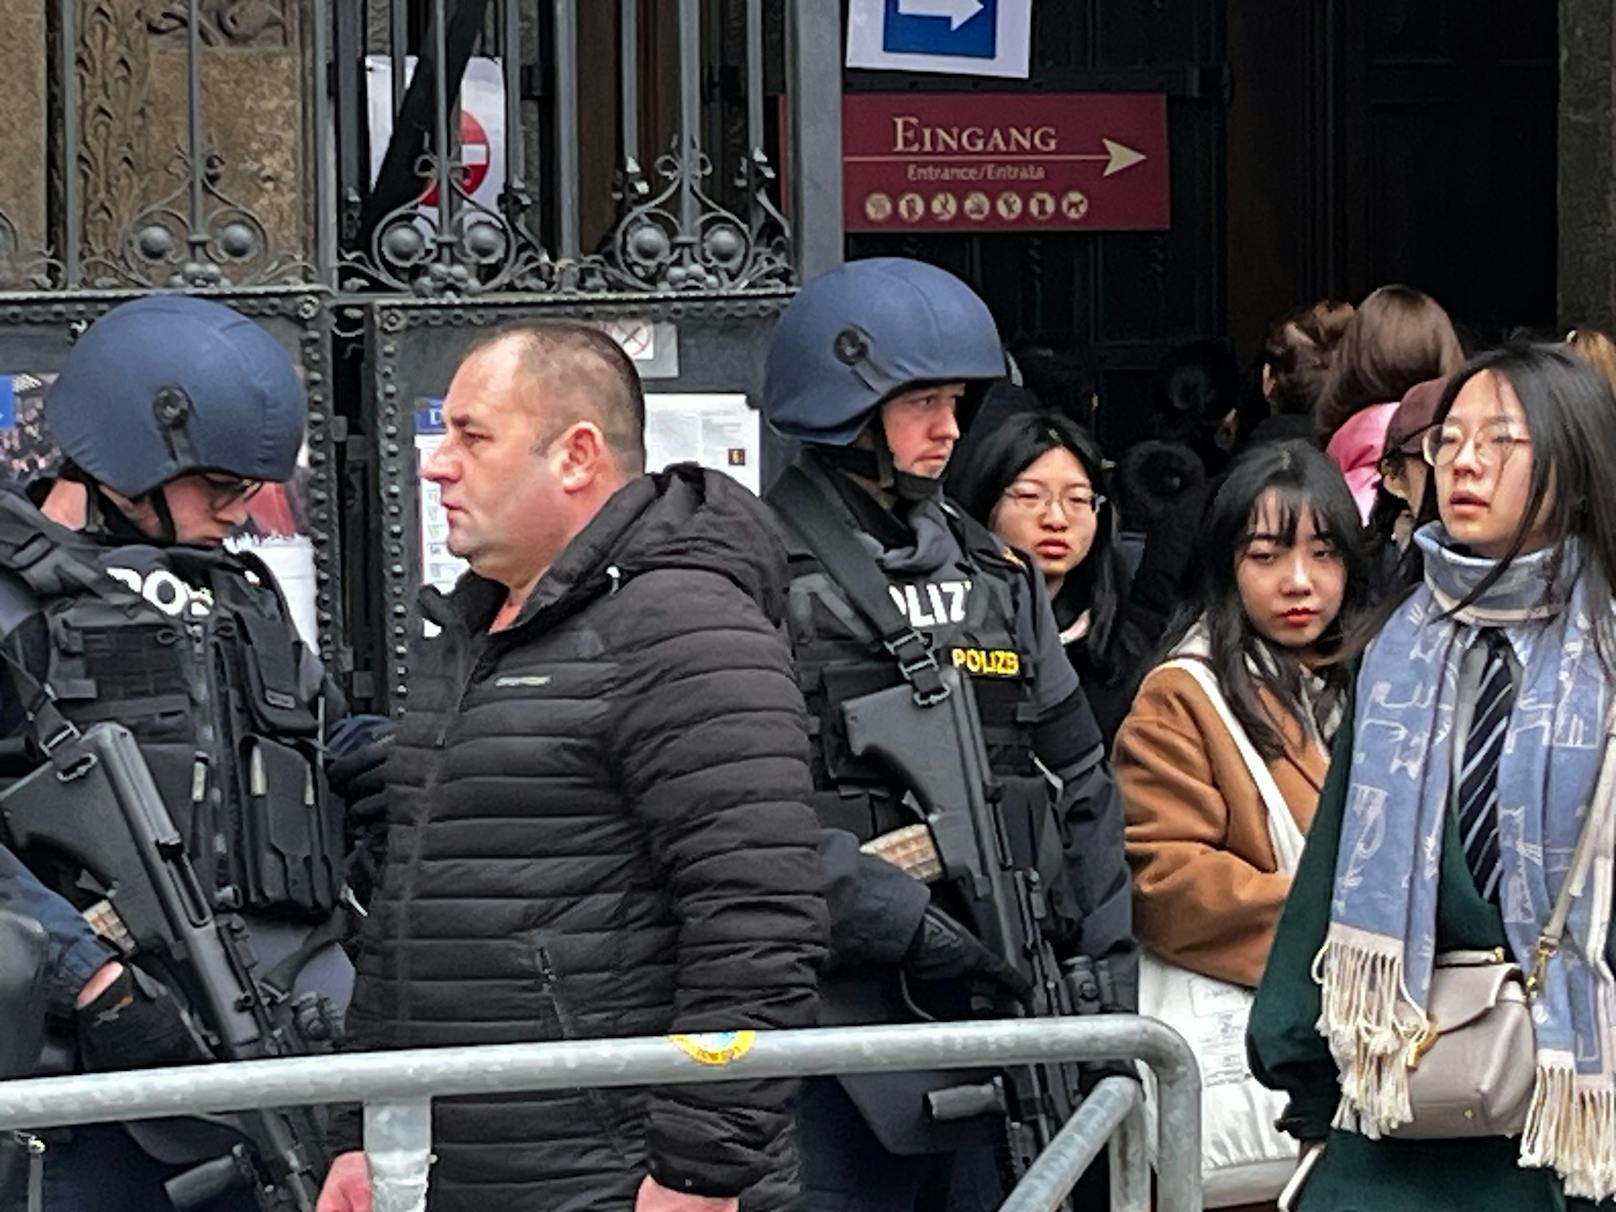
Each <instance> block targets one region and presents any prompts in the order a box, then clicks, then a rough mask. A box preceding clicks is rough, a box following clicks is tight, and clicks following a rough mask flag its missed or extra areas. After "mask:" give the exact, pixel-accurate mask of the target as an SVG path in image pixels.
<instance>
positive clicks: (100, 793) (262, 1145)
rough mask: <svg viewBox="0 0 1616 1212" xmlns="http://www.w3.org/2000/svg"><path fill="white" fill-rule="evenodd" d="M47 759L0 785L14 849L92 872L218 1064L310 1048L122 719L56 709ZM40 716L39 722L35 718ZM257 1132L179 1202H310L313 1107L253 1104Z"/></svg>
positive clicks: (293, 1210) (316, 1135)
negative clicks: (207, 877) (216, 908)
mask: <svg viewBox="0 0 1616 1212" xmlns="http://www.w3.org/2000/svg"><path fill="white" fill-rule="evenodd" d="M52 715H53V717H54V718H53V721H52V722H53V725H54V735H51V736H45V735H44V734H45V732H46V730H44V729H38V730H36V735H39V736H41V737H42V740H41V746H42V748H44V750H45V756H46V759H47V760H46V762H45V764H43V765H41V766H40V767H38V768H37V769H36V770H34V771H33V772H32V773H30V774H28V775H26V776H25V777H23V778H22V779H20V780H18V781H17V782H16V783H13V784H12V785H11V786H9V787H7V788H6V789H5V790H4V791H0V822H3V824H4V831H5V832H6V833H8V834H9V835H10V839H11V841H12V843H13V844H14V845H15V846H16V847H18V848H29V847H35V846H42V847H46V848H49V849H50V850H51V851H54V852H55V853H57V854H60V855H62V856H64V857H65V858H67V859H68V860H69V861H71V862H72V863H74V864H75V865H77V866H78V867H80V868H82V870H83V871H84V872H85V874H86V875H87V876H88V877H89V878H90V879H91V880H92V881H93V882H94V883H95V884H96V885H97V888H98V891H99V893H100V895H101V896H103V897H104V898H105V901H106V903H107V905H109V906H110V909H111V915H112V920H111V921H110V922H108V923H106V928H105V929H104V930H103V933H110V934H112V935H114V936H116V937H117V938H118V941H120V942H122V941H125V940H126V942H127V946H128V949H129V951H130V952H131V953H132V954H134V955H139V956H141V957H142V958H145V959H147V960H149V961H152V962H154V963H156V964H157V965H159V966H160V967H161V968H162V969H163V976H164V978H165V980H167V981H168V982H170V983H172V984H173V985H175V986H177V989H178V991H179V992H180V993H181V994H182V995H183V998H184V1000H185V1002H186V1003H187V1005H188V1006H189V1007H190V1008H191V1010H192V1012H193V1019H194V1020H195V1025H196V1028H197V1036H198V1039H197V1043H198V1045H199V1046H200V1048H201V1050H203V1051H204V1052H205V1053H206V1054H208V1055H211V1056H213V1057H215V1058H217V1059H219V1060H231V1061H234V1060H255V1059H258V1058H261V1057H272V1056H283V1055H288V1054H292V1053H297V1052H301V1051H304V1050H305V1049H304V1047H303V1045H302V1042H301V1039H300V1035H299V1032H298V1028H297V1024H296V1019H295V1016H294V1015H293V1014H292V1013H290V1011H291V1009H292V1007H290V1006H288V1005H286V999H285V997H284V995H281V994H279V993H277V992H275V991H273V990H269V989H267V988H266V987H265V986H263V985H261V984H260V983H259V981H258V980H257V979H256V978H255V976H254V966H255V961H254V959H253V957H252V953H251V950H250V948H249V946H248V943H247V936H246V933H247V932H246V927H245V925H244V923H243V922H242V921H241V919H240V918H237V917H234V916H227V917H225V918H223V919H220V918H216V917H214V915H213V910H212V907H211V905H210V901H209V897H208V894H207V892H206V890H205V889H204V888H203V886H202V883H201V881H200V880H199V879H198V878H197V874H196V871H195V869H194V868H193V867H192V866H191V860H190V858H189V856H188V855H187V854H186V851H185V843H184V841H183V840H182V838H181V837H180V833H179V831H178V830H177V829H176V828H175V827H174V821H173V819H172V817H171V816H170V815H169V812H168V808H167V806H166V805H165V804H164V803H163V800H162V796H161V795H160V794H159V793H158V790H157V784H156V783H155V782H154V781H153V780H152V776H151V770H150V769H149V768H148V767H147V765H146V759H145V756H144V755H143V754H142V753H141V752H140V747H139V746H138V745H137V744H136V742H135V738H134V736H133V735H132V734H131V733H130V732H129V730H128V729H127V728H124V727H123V726H122V725H120V724H114V723H100V724H95V725H92V726H91V727H90V728H89V729H87V730H86V731H84V732H82V733H81V732H80V731H79V730H78V729H77V728H75V727H74V726H73V725H71V724H69V723H68V722H67V721H66V720H65V719H63V718H62V717H61V716H60V715H58V714H55V713H52ZM36 722H38V721H36ZM231 1122H232V1124H233V1125H234V1126H236V1127H237V1128H238V1129H239V1131H240V1132H241V1133H242V1134H243V1135H245V1136H246V1137H247V1139H248V1140H249V1141H250V1142H251V1146H252V1147H251V1149H250V1150H249V1149H247V1148H244V1147H242V1146H240V1145H237V1146H236V1147H235V1148H234V1149H233V1150H232V1151H231V1152H230V1153H229V1154H227V1155H226V1156H223V1157H219V1158H216V1159H215V1160H213V1161H209V1162H205V1163H203V1164H201V1165H199V1166H196V1167H195V1168H193V1169H192V1170H188V1171H186V1172H185V1173H183V1174H181V1175H179V1176H178V1177H176V1178H174V1179H171V1180H170V1181H169V1195H170V1198H171V1199H172V1200H173V1201H174V1203H175V1206H176V1207H178V1208H180V1209H182V1210H183V1209H185V1208H187V1207H194V1206H196V1205H198V1204H201V1203H203V1202H205V1201H206V1200H208V1199H211V1198H213V1197H214V1196H216V1195H218V1194H219V1193H221V1192H223V1191H225V1190H229V1189H230V1188H232V1187H235V1186H237V1185H239V1184H240V1183H243V1182H250V1183H252V1185H253V1187H254V1188H255V1190H256V1193H257V1197H258V1202H259V1205H260V1207H262V1208H263V1209H264V1212H313V1210H314V1206H315V1201H316V1200H317V1199H318V1197H319V1192H320V1179H321V1177H322V1176H323V1175H324V1173H325V1167H326V1163H327V1161H328V1159H327V1158H326V1157H325V1156H323V1149H324V1146H323V1144H322V1134H321V1133H320V1131H319V1126H318V1124H317V1122H316V1121H315V1118H314V1116H313V1115H312V1113H311V1112H310V1111H309V1110H308V1109H307V1108H290V1109H275V1110H259V1111H246V1112H242V1113H240V1114H239V1115H237V1116H232V1117H231Z"/></svg>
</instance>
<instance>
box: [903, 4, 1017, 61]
mask: <svg viewBox="0 0 1616 1212" xmlns="http://www.w3.org/2000/svg"><path fill="white" fill-rule="evenodd" d="M884 18H885V19H884V21H883V22H882V29H881V49H882V50H885V51H887V52H888V53H889V54H894V53H895V54H916V55H958V56H961V57H964V58H970V59H992V58H994V57H995V56H996V55H997V54H998V53H999V48H998V26H999V0H886V12H885V14H884Z"/></svg>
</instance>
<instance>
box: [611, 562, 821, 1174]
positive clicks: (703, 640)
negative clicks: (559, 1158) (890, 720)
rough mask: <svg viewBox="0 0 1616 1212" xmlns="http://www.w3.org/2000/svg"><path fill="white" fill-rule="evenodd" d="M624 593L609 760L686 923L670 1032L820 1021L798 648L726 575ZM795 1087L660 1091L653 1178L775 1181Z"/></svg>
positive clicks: (813, 835)
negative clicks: (627, 629)
mask: <svg viewBox="0 0 1616 1212" xmlns="http://www.w3.org/2000/svg"><path fill="white" fill-rule="evenodd" d="M630 584H631V586H632V587H633V588H634V589H635V590H636V592H635V593H633V594H632V597H633V603H632V604H633V606H634V608H635V609H636V610H637V612H638V613H637V615H636V619H635V624H634V625H635V634H636V639H637V641H639V642H638V643H637V645H636V647H635V648H634V650H633V651H632V654H631V655H630V657H629V658H628V664H627V665H626V667H625V668H624V670H623V679H622V682H621V694H620V699H619V702H618V704H617V707H616V710H615V712H614V716H615V719H616V722H617V727H616V731H615V734H614V735H613V737H612V738H611V752H612V754H613V755H614V761H615V762H616V764H617V765H618V768H619V772H620V777H621V780H622V784H623V788H624V791H625V794H626V796H627V801H628V805H629V807H630V809H631V810H632V811H633V812H634V814H635V815H636V816H637V817H638V818H639V819H640V820H642V821H643V822H644V824H645V827H646V829H647V830H648V832H649V841H650V846H651V850H652V853H653V856H654V857H655V859H656V861H657V863H658V865H659V867H660V868H661V871H662V874H663V882H664V886H665V887H666V889H667V892H668V895H669V897H670V898H671V900H672V904H673V910H674V913H675V915H676V916H677V918H678V920H679V939H678V955H677V982H678V984H677V989H676V991H675V995H674V1018H673V1022H672V1023H671V1024H670V1028H669V1029H670V1031H672V1032H676V1033H685V1032H722V1031H734V1030H737V1029H742V1028H783V1027H808V1026H812V1025H813V1023H814V1020H815V1016H816V1012H817V998H816V984H817V969H818V966H819V964H820V962H821V960H822V959H823V957H824V945H825V939H826V936H827V933H828V931H827V923H826V914H825V903H824V899H823V896H822V893H821V888H822V885H823V875H822V874H821V869H820V863H819V856H818V853H817V845H818V841H819V829H818V826H817V823H816V822H815V820H814V817H813V813H812V812H811V810H810V809H809V808H808V807H807V801H808V799H809V797H810V795H811V794H812V791H813V787H812V781H811V778H810V776H809V772H808V762H807V758H808V732H807V720H806V712H805V710H804V708H803V702H802V696H801V693H800V692H799V691H798V689H797V684H796V681H795V680H794V678H793V677H792V670H791V659H790V654H789V652H788V650H787V647H786V645H785V642H784V640H783V639H782V638H781V636H780V635H779V633H778V632H776V631H775V630H774V628H773V627H771V626H770V624H769V623H768V621H767V620H766V619H765V618H764V616H763V614H762V612H761V611H760V610H759V609H758V608H757V606H756V605H755V604H754V603H753V602H752V601H751V599H750V598H748V597H746V596H745V595H743V594H742V593H741V592H740V591H739V590H738V589H736V588H735V587H734V586H733V585H731V584H730V582H729V581H727V580H725V579H723V578H722V577H719V576H716V575H713V574H708V573H699V572H675V571H664V572H657V573H649V574H645V575H642V576H641V577H639V578H636V579H635V581H633V582H631V583H630ZM627 596H630V595H627V594H625V597H627ZM627 605H628V604H625V606H627ZM795 1087H796V1083H794V1082H787V1081H754V1082H742V1083H724V1084H721V1085H696V1086H669V1087H663V1088H660V1089H657V1090H655V1091H653V1092H652V1094H651V1097H650V1101H649V1107H648V1115H647V1120H646V1138H645V1139H646V1155H647V1163H648V1166H649V1168H650V1171H651V1174H652V1176H653V1177H654V1178H656V1180H657V1181H658V1182H660V1183H662V1184H663V1185H664V1186H666V1187H669V1188H671V1189H673V1190H676V1191H682V1192H689V1193H692V1194H702V1195H712V1196H728V1195H734V1194H737V1193H738V1192H740V1191H741V1190H742V1189H744V1188H745V1187H747V1186H750V1185H751V1184H752V1183H754V1182H756V1181H757V1180H758V1179H759V1178H761V1177H762V1176H763V1175H764V1174H765V1173H767V1172H768V1170H769V1165H770V1163H769V1160H768V1157H767V1154H766V1150H767V1149H768V1147H769V1146H770V1145H772V1144H773V1143H774V1142H775V1141H776V1140H777V1139H778V1138H779V1137H780V1136H781V1135H782V1134H784V1133H787V1132H789V1131H790V1130H791V1123H792V1118H793V1110H794V1107H793V1101H794V1095H795Z"/></svg>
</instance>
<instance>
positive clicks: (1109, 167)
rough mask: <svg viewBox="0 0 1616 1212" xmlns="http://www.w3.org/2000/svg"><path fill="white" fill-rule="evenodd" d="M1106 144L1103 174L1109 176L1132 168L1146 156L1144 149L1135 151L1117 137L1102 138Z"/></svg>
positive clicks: (1102, 141)
mask: <svg viewBox="0 0 1616 1212" xmlns="http://www.w3.org/2000/svg"><path fill="white" fill-rule="evenodd" d="M1100 142H1101V143H1104V144H1105V151H1106V165H1105V172H1104V173H1102V174H1101V175H1102V176H1106V177H1109V176H1111V175H1112V174H1113V173H1120V172H1121V171H1122V170H1123V169H1125V168H1132V167H1133V166H1134V165H1135V164H1138V163H1139V161H1141V160H1143V159H1144V158H1145V153H1144V152H1142V151H1134V149H1133V148H1131V147H1129V146H1128V145H1127V144H1125V143H1118V142H1117V141H1116V140H1115V139H1101V140H1100Z"/></svg>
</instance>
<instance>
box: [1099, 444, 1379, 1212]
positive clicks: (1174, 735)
mask: <svg viewBox="0 0 1616 1212" xmlns="http://www.w3.org/2000/svg"><path fill="white" fill-rule="evenodd" d="M1368 588H1369V565H1368V557H1367V554H1366V552H1365V551H1364V548H1363V544H1362V530H1361V528H1360V526H1359V523H1358V513H1357V507H1356V505H1354V503H1353V500H1352V495H1351V493H1349V492H1348V491H1347V485H1346V482H1345V480H1343V479H1342V477H1341V473H1340V471H1338V470H1337V469H1336V467H1335V465H1334V464H1333V463H1331V462H1330V460H1329V459H1328V458H1327V457H1326V456H1325V455H1324V454H1323V452H1321V451H1320V450H1318V449H1317V448H1316V447H1313V446H1311V445H1310V444H1307V443H1304V442H1298V441H1292V442H1280V443H1274V444H1271V445H1264V446H1258V447H1255V448H1253V449H1252V450H1250V451H1248V452H1247V453H1246V454H1245V455H1243V456H1242V457H1241V458H1240V459H1239V460H1237V461H1236V462H1235V464H1234V465H1233V467H1232V468H1231V469H1230V471H1229V474H1228V477H1227V479H1225V481H1224V483H1223V486H1222V487H1221V488H1220V489H1219V490H1218V493H1217V495H1216V496H1215V497H1214V498H1213V501H1212V505H1211V512H1210V516H1209V517H1208V519H1207V522H1206V526H1205V528H1204V529H1203V531H1202V535H1201V561H1200V568H1199V575H1198V577H1197V579H1196V583H1195V585H1194V587H1193V592H1192V594H1191V596H1190V598H1189V600H1188V601H1187V602H1186V603H1185V605H1184V607H1183V608H1182V611H1181V613H1180V615H1179V617H1178V619H1177V620H1176V622H1175V626H1174V627H1173V629H1172V631H1171V633H1170V638H1169V641H1168V648H1167V659H1166V660H1165V661H1164V662H1163V663H1162V664H1161V665H1159V666H1158V667H1157V668H1155V669H1154V670H1152V671H1151V673H1150V674H1149V675H1148V676H1147V677H1146V678H1145V680H1144V684H1143V685H1142V686H1141V687H1140V689H1139V695H1138V697H1137V698H1136V699H1135V700H1134V703H1133V709H1132V710H1131V711H1130V712H1129V713H1128V718H1127V719H1126V720H1125V721H1124V722H1123V724H1122V729H1121V731H1120V732H1119V733H1118V734H1117V743H1116V749H1115V753H1114V756H1113V758H1112V767H1113V769H1114V770H1115V771H1116V777H1117V784H1118V787H1119V789H1120V790H1121V792H1122V798H1123V803H1124V806H1125V808H1126V811H1127V821H1128V825H1127V843H1128V861H1129V863H1130V865H1131V866H1132V867H1133V872H1134V902H1133V903H1134V931H1135V933H1136V934H1137V935H1138V938H1139V941H1140V942H1141V943H1142V944H1144V945H1145V946H1146V947H1148V948H1149V949H1150V951H1151V952H1152V953H1153V954H1154V956H1155V957H1157V958H1158V959H1159V960H1161V961H1165V963H1166V964H1167V965H1171V966H1173V967H1172V969H1170V971H1172V972H1179V973H1182V972H1188V973H1191V974H1194V975H1195V976H1196V977H1200V978H1211V979H1212V980H1214V981H1220V982H1226V983H1227V984H1230V985H1234V986H1238V987H1239V989H1241V990H1246V991H1249V990H1251V989H1253V988H1255V986H1256V984H1257V981H1258V980H1259V978H1260V977H1261V976H1262V970H1263V964H1264V962H1265V961H1266V960H1267V958H1268V948H1269V945H1270V943H1271V942H1272V940H1273V935H1274V929H1275V927H1276V926H1277V925H1278V923H1279V915H1280V911H1281V909H1282V908H1283V906H1284V903H1285V896H1286V893H1287V892H1288V891H1289V890H1290V885H1291V872H1292V871H1293V870H1294V868H1295V865H1296V860H1297V858H1298V857H1299V856H1300V854H1301V839H1302V835H1303V833H1304V832H1305V831H1306V829H1307V827H1308V825H1309V823H1310V822H1311V821H1312V819H1313V809H1314V805H1315V804H1316V802H1317V800H1318V795H1319V789H1320V787H1322V786H1323V784H1324V776H1325V770H1326V768H1327V766H1328V763H1329V757H1328V754H1329V743H1330V738H1331V736H1332V735H1333V734H1334V731H1335V727H1336V723H1337V721H1338V719H1339V716H1340V707H1341V702H1342V700H1343V699H1344V697H1345V694H1346V690H1347V687H1348V683H1349V677H1348V674H1347V672H1346V671H1345V669H1343V668H1342V667H1341V666H1339V665H1332V664H1330V663H1329V658H1330V656H1331V654H1332V653H1333V652H1334V651H1335V650H1336V648H1337V647H1338V646H1339V645H1340V643H1341V641H1342V637H1343V635H1344V634H1345V631H1344V628H1345V627H1346V626H1347V625H1348V624H1350V623H1351V622H1352V621H1353V619H1354V618H1355V617H1357V616H1358V614H1359V612H1360V611H1361V610H1362V608H1363V607H1364V605H1365V599H1366V595H1367V591H1368ZM1159 971H1160V969H1159V968H1158V967H1157V966H1154V965H1147V969H1146V972H1145V973H1144V980H1143V983H1142V985H1141V1012H1142V1013H1159V1014H1167V1013H1168V1011H1167V1010H1166V1009H1165V1008H1164V1007H1162V1006H1160V1005H1157V1004H1155V999H1156V998H1157V996H1158V995H1157V993H1156V991H1155V989H1154V987H1153V984H1152V982H1153V981H1161V982H1163V986H1164V987H1165V982H1166V981H1168V980H1170V979H1171V977H1169V976H1157V975H1156V974H1157V973H1158V972H1159ZM1179 979H1182V978H1179ZM1249 996H1250V995H1249V992H1247V993H1246V994H1245V996H1244V997H1241V996H1240V994H1238V993H1234V994H1232V999H1231V1000H1232V1002H1233V1004H1235V1005H1236V1006H1242V1007H1243V1005H1244V1004H1245V1002H1246V1001H1247V1000H1249ZM1170 1017H1171V1016H1170ZM1174 1025H1175V1026H1178V1027H1179V1028H1180V1029H1181V1030H1184V1031H1185V1033H1186V1034H1187V1035H1191V1034H1192V1030H1191V1026H1190V1024H1188V1023H1175V1024H1174ZM1243 1026H1244V1023H1243V1020H1241V1021H1236V1022H1234V1023H1233V1024H1232V1027H1233V1030H1234V1032H1235V1038H1236V1039H1238V1038H1239V1035H1238V1033H1239V1031H1240V1030H1241V1029H1242V1028H1243ZM1234 1059H1235V1063H1236V1064H1238V1063H1239V1057H1238V1055H1236V1057H1235V1058H1234ZM1202 1064H1203V1067H1207V1068H1215V1067H1217V1066H1216V1065H1214V1064H1212V1063H1211V1062H1210V1061H1209V1060H1208V1058H1205V1057H1203V1058H1202ZM1248 1081H1249V1077H1248ZM1254 1097H1256V1098H1259V1099H1261V1100H1263V1101H1266V1100H1267V1098H1268V1097H1269V1096H1266V1095H1262V1094H1261V1092H1260V1091H1258V1092H1256V1093H1255V1095H1254ZM1219 1110H1220V1108H1219V1107H1218V1106H1216V1105H1209V1106H1208V1109H1207V1113H1206V1116H1205V1118H1206V1119H1207V1121H1208V1122H1207V1123H1206V1138H1205V1145H1206V1151H1205V1165H1204V1169H1205V1181H1206V1186H1207V1201H1208V1202H1207V1206H1208V1207H1225V1206H1231V1205H1235V1204H1244V1203H1247V1202H1249V1201H1255V1200H1263V1199H1272V1198H1273V1197H1274V1196H1275V1195H1276V1194H1277V1193H1278V1191H1279V1188H1280V1186H1281V1185H1283V1182H1284V1180H1285V1178H1286V1177H1288V1174H1289V1170H1290V1164H1289V1162H1290V1154H1291V1150H1290V1148H1289V1147H1288V1146H1287V1145H1285V1144H1284V1142H1282V1141H1280V1140H1279V1139H1278V1138H1277V1137H1276V1136H1275V1135H1274V1134H1273V1133H1272V1131H1271V1129H1270V1128H1269V1127H1268V1125H1269V1123H1271V1121H1272V1118H1273V1116H1272V1114H1271V1113H1269V1114H1258V1115H1252V1116H1249V1117H1247V1119H1248V1122H1247V1123H1244V1124H1242V1123H1229V1122H1221V1123H1220V1122H1217V1121H1218V1120H1219V1119H1220V1118H1221V1119H1224V1120H1225V1121H1227V1120H1228V1119H1229V1116H1228V1115H1222V1116H1220V1115H1219V1114H1218V1112H1219ZM1237 1118H1238V1117H1237ZM1237 1171H1238V1172H1239V1173H1236V1172H1237Z"/></svg>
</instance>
